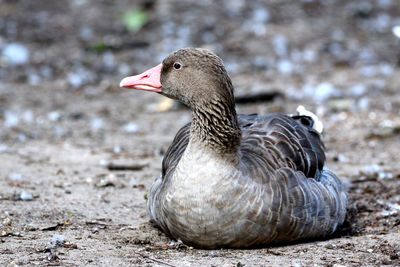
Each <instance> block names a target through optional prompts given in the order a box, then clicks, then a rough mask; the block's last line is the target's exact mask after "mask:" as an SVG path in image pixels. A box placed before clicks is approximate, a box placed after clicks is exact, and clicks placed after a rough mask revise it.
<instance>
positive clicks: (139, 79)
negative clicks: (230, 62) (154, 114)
mask: <svg viewBox="0 0 400 267" xmlns="http://www.w3.org/2000/svg"><path fill="white" fill-rule="evenodd" d="M120 87H123V88H129V89H136V90H145V91H151V92H156V93H159V94H162V95H164V96H167V97H169V98H172V99H176V100H179V101H181V102H182V103H184V104H185V105H187V106H189V107H190V108H192V109H196V108H197V107H204V105H207V104H208V103H215V102H219V101H224V102H233V86H232V83H231V79H230V78H229V76H228V74H227V72H226V70H225V67H224V65H223V62H222V60H221V58H219V57H218V56H217V55H215V54H213V53H211V52H209V51H208V50H205V49H200V48H184V49H180V50H178V51H176V52H173V53H171V54H170V55H169V56H167V57H166V58H165V59H164V60H163V61H162V63H161V64H159V65H157V66H155V67H153V68H151V69H149V70H147V71H145V72H143V73H141V74H139V75H135V76H130V77H126V78H124V79H123V80H122V81H121V83H120Z"/></svg>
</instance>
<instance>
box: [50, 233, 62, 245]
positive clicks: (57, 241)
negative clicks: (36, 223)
mask: <svg viewBox="0 0 400 267" xmlns="http://www.w3.org/2000/svg"><path fill="white" fill-rule="evenodd" d="M64 243H65V237H64V236H63V235H59V234H55V235H53V236H52V238H51V240H50V246H51V247H52V248H57V247H61V246H62V245H64Z"/></svg>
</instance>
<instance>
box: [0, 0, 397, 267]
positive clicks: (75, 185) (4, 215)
mask: <svg viewBox="0 0 400 267" xmlns="http://www.w3.org/2000/svg"><path fill="white" fill-rule="evenodd" d="M129 10H140V12H139V13H140V14H142V15H143V14H145V15H147V16H148V17H147V18H146V19H143V18H142V21H141V23H139V24H140V25H139V26H138V28H137V29H134V30H132V29H131V30H130V31H129V30H128V29H127V25H126V22H125V23H124V22H123V19H122V18H123V17H124V14H126V13H127V12H128V11H129ZM136 19H138V18H136ZM138 20H139V22H140V19H138ZM142 24H143V25H142ZM396 25H400V5H399V3H398V1H396V0H393V1H390V0H385V1H384V0H379V1H339V0H337V1H334V0H330V1H322V0H320V1H318V0H315V1H296V2H295V1H239V0H235V1H230V2H229V4H226V2H223V1H150V0H143V1H111V0H102V1H86V0H74V1H66V0H62V1H51V0H47V1H45V0H40V1H28V0H26V1H22V0H21V1H11V0H9V1H5V0H0V33H1V35H0V81H1V82H0V127H1V128H0V266H10V267H11V266H400V160H399V159H400V156H399V151H400V94H399V93H398V92H399V89H400V88H399V87H400V69H399V63H400V40H399V39H397V40H396V37H395V36H394V35H393V34H392V27H393V26H396ZM15 44H18V45H19V47H17V48H15ZM10 45H11V47H12V48H14V49H16V50H17V52H18V53H17V55H15V53H14V54H13V50H12V49H11V50H10ZM12 45H14V46H12ZM21 46H22V47H21ZM186 46H201V47H206V48H209V49H212V50H213V51H215V52H216V53H218V54H219V55H220V56H221V57H222V58H223V59H224V61H225V64H226V66H227V69H228V70H229V73H230V74H231V76H232V79H233V82H234V85H235V87H236V89H237V90H236V94H237V96H239V99H240V97H241V96H247V95H255V96H257V95H258V96H260V94H262V93H264V94H265V93H268V94H271V95H273V96H274V95H280V96H278V97H275V98H273V99H272V100H266V99H264V100H263V101H258V102H251V103H245V104H243V103H242V104H238V105H237V109H238V111H239V113H267V112H277V111H279V112H284V113H293V112H294V111H295V109H296V107H297V106H298V105H300V104H302V105H304V106H306V107H307V108H308V109H310V110H313V111H315V112H316V113H317V114H318V115H319V116H320V118H321V119H322V121H323V122H324V126H325V133H324V140H325V143H326V147H327V158H328V166H329V167H330V168H331V169H332V170H334V171H335V172H337V173H338V175H339V176H340V177H341V178H342V179H343V180H344V181H345V183H346V185H347V186H348V190H349V195H350V199H351V205H350V207H349V216H348V219H347V222H346V224H345V225H344V226H343V227H342V229H341V230H340V231H339V232H338V233H337V234H336V235H335V236H333V237H332V238H330V239H328V240H320V241H310V242H308V243H299V244H289V245H287V246H279V247H265V248H255V249H248V250H230V249H221V250H199V249H193V248H190V247H187V246H185V245H183V244H181V243H179V242H176V241H173V240H170V239H169V238H168V237H166V236H165V235H164V234H163V233H162V232H160V231H159V230H158V229H156V228H154V227H153V226H152V225H151V224H150V223H149V222H148V217H147V215H146V210H145V203H146V200H145V198H146V192H147V190H148V189H149V187H150V185H151V183H152V181H153V180H154V178H155V177H156V176H157V175H158V174H159V172H160V169H161V168H160V167H161V160H162V157H163V153H164V152H165V151H166V149H167V147H168V145H169V144H170V142H171V141H172V139H173V137H174V134H175V133H176V132H177V130H178V129H179V128H180V127H182V126H183V125H184V124H185V123H186V122H188V121H190V112H189V111H188V110H187V109H185V108H184V107H181V106H179V105H172V106H168V105H169V103H168V102H165V98H164V97H162V96H158V95H156V94H150V93H146V92H139V91H128V90H122V89H119V88H118V83H119V81H120V79H121V78H123V77H124V76H126V75H129V74H134V73H137V72H139V71H143V70H145V69H146V68H148V67H150V66H153V65H155V64H158V62H159V61H160V60H162V58H163V57H165V56H166V55H167V54H168V53H169V52H171V51H173V50H176V49H178V48H181V47H186ZM18 49H19V50H18ZM21 49H22V51H21ZM10 51H11V52H10ZM14 51H15V50H14ZM21 53H22V54H23V53H26V54H27V55H26V57H25V58H24V57H22V58H21ZM259 100H262V99H261V98H260V99H259Z"/></svg>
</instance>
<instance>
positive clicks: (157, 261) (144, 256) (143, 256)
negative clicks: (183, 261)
mask: <svg viewBox="0 0 400 267" xmlns="http://www.w3.org/2000/svg"><path fill="white" fill-rule="evenodd" d="M134 253H135V254H137V255H139V256H140V257H142V258H145V259H149V260H151V261H153V262H156V263H160V264H164V265H166V266H171V267H175V265H172V264H169V263H168V262H165V261H161V260H157V259H155V258H152V257H150V256H147V255H143V254H141V253H139V252H134Z"/></svg>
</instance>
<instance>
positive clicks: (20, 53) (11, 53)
mask: <svg viewBox="0 0 400 267" xmlns="http://www.w3.org/2000/svg"><path fill="white" fill-rule="evenodd" d="M2 56H3V57H4V58H5V60H6V62H7V63H9V64H11V65H25V64H26V63H28V61H29V50H28V48H26V47H25V46H24V45H22V44H20V43H12V44H8V45H6V47H5V48H4V49H3V52H2Z"/></svg>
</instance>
